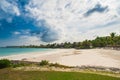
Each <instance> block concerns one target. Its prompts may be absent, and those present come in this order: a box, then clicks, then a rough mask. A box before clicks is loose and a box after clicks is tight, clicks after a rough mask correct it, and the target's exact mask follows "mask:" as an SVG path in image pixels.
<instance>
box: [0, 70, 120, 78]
mask: <svg viewBox="0 0 120 80" xmlns="http://www.w3.org/2000/svg"><path fill="white" fill-rule="evenodd" d="M0 80H120V78H116V77H110V76H104V75H98V74H92V73H81V72H55V71H14V70H10V69H1V70H0Z"/></svg>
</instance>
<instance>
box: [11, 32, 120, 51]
mask: <svg viewBox="0 0 120 80" xmlns="http://www.w3.org/2000/svg"><path fill="white" fill-rule="evenodd" d="M9 47H19V48H77V49H90V48H97V47H99V48H101V47H120V35H117V34H116V33H110V36H105V37H96V38H95V39H94V40H85V41H83V42H73V43H70V42H65V43H60V44H57V43H53V44H47V45H40V46H35V45H29V46H9Z"/></svg>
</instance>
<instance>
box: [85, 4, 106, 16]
mask: <svg viewBox="0 0 120 80" xmlns="http://www.w3.org/2000/svg"><path fill="white" fill-rule="evenodd" d="M106 10H108V7H107V6H106V7H103V6H102V5H101V4H97V5H95V7H94V8H92V9H90V10H88V11H87V12H86V13H85V14H84V16H85V17H88V16H90V15H92V14H93V13H95V12H98V13H103V12H104V11H106Z"/></svg>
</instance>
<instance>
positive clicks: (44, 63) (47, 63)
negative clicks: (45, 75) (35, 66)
mask: <svg viewBox="0 0 120 80" xmlns="http://www.w3.org/2000/svg"><path fill="white" fill-rule="evenodd" d="M45 65H49V61H47V60H42V61H41V62H40V66H45Z"/></svg>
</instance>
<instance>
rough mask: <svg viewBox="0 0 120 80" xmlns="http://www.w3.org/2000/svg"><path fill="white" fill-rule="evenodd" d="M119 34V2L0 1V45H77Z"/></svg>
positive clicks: (83, 0)
mask: <svg viewBox="0 0 120 80" xmlns="http://www.w3.org/2000/svg"><path fill="white" fill-rule="evenodd" d="M111 32H116V33H118V34H119V33H120V0H0V46H16V45H39V44H47V43H62V42H79V41H83V40H85V39H94V38H95V37H97V36H107V35H109V34H110V33H111Z"/></svg>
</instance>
